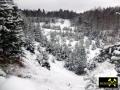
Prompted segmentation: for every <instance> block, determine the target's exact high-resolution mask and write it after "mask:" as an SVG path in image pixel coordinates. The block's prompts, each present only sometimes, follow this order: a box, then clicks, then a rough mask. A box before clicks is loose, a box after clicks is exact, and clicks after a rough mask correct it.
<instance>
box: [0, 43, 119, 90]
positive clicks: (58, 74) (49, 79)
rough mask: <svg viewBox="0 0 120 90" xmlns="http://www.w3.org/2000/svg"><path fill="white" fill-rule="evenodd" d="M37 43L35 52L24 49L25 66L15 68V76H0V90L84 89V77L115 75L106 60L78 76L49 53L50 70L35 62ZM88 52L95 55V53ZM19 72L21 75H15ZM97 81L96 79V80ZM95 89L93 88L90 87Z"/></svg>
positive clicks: (85, 81) (86, 82)
mask: <svg viewBox="0 0 120 90" xmlns="http://www.w3.org/2000/svg"><path fill="white" fill-rule="evenodd" d="M38 46H39V43H37V42H35V48H36V50H35V54H32V53H30V52H29V51H27V50H24V52H25V56H26V57H24V65H25V68H17V70H16V71H15V72H14V73H16V74H15V75H16V76H13V75H12V76H7V78H4V77H0V90H86V89H85V87H86V86H87V85H89V83H88V81H87V80H85V78H86V77H88V78H92V77H93V76H94V77H95V78H96V79H97V80H98V78H99V76H100V77H104V76H108V77H110V76H116V74H117V73H116V71H115V69H114V68H115V67H114V65H112V64H110V63H109V62H108V61H106V62H104V63H100V64H97V68H96V69H95V70H94V71H92V72H89V73H88V76H86V75H85V76H78V75H76V74H74V73H73V72H71V71H68V70H66V69H65V68H64V62H63V61H56V58H55V57H54V56H52V55H51V54H49V63H50V67H51V68H50V71H49V70H47V69H46V68H43V67H41V66H40V65H39V63H38V62H37V60H35V59H36V57H37V55H39V54H40V53H39V52H38V50H37V48H38ZM97 51H98V50H96V52H94V53H93V51H91V52H92V53H90V54H91V55H92V57H91V58H93V56H95V53H97ZM19 74H21V76H22V77H24V78H20V77H17V75H19ZM96 83H98V81H96ZM90 90H95V89H93V88H92V89H90Z"/></svg>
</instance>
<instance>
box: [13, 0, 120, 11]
mask: <svg viewBox="0 0 120 90" xmlns="http://www.w3.org/2000/svg"><path fill="white" fill-rule="evenodd" d="M14 1H15V2H16V3H17V5H18V6H19V8H22V9H38V8H40V9H45V10H59V9H60V8H61V9H69V10H74V11H77V12H82V11H86V10H89V9H93V8H95V7H109V6H120V0H14Z"/></svg>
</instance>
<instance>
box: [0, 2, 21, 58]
mask: <svg viewBox="0 0 120 90" xmlns="http://www.w3.org/2000/svg"><path fill="white" fill-rule="evenodd" d="M0 22H1V23H0V27H1V28H0V55H1V56H3V57H6V58H8V59H10V58H12V57H19V56H20V54H21V46H22V44H23V38H22V37H23V30H22V24H23V21H22V19H21V17H20V14H19V12H18V8H17V6H15V5H13V4H9V3H6V4H0Z"/></svg>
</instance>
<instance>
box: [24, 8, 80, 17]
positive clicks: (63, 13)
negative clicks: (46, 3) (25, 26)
mask: <svg viewBox="0 0 120 90" xmlns="http://www.w3.org/2000/svg"><path fill="white" fill-rule="evenodd" d="M22 12H23V14H24V15H26V16H27V17H57V18H63V19H73V18H75V17H76V16H78V14H77V13H76V12H74V11H69V10H63V9H60V10H59V11H48V12H47V11H45V10H44V9H43V10H41V9H38V10H28V9H24V10H22Z"/></svg>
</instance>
